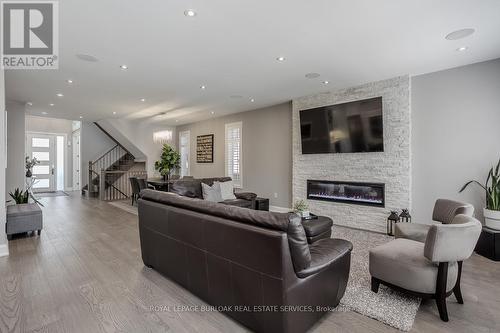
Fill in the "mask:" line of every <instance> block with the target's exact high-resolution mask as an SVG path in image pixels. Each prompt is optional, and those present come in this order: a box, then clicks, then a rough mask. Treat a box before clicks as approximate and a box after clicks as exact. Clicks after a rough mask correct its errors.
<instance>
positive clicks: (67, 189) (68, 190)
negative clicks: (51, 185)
mask: <svg viewBox="0 0 500 333" xmlns="http://www.w3.org/2000/svg"><path fill="white" fill-rule="evenodd" d="M64 191H65V192H71V191H73V188H72V187H66V188H65V189H64Z"/></svg>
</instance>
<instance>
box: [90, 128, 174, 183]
mask: <svg viewBox="0 0 500 333" xmlns="http://www.w3.org/2000/svg"><path fill="white" fill-rule="evenodd" d="M106 123H107V125H108V126H109V125H111V126H113V127H114V130H115V131H117V132H119V133H120V134H121V135H123V136H124V137H126V138H127V139H128V140H129V141H130V142H131V143H133V145H134V146H135V147H136V149H138V150H139V151H140V152H141V153H140V154H137V155H142V158H144V157H145V160H146V171H147V172H148V177H154V176H158V177H159V176H160V175H159V173H158V172H156V171H155V169H154V163H155V161H157V160H158V159H159V158H160V155H161V148H162V145H161V144H158V143H154V142H153V133H154V132H156V131H165V130H171V131H172V132H173V146H174V147H176V146H177V133H176V131H175V127H169V126H164V125H161V124H155V123H151V122H150V121H139V120H134V119H127V118H121V119H107V120H106ZM99 124H101V122H99ZM131 152H132V151H131ZM132 153H133V152H132ZM133 154H134V153H133ZM134 155H136V154H134ZM139 159H141V157H139Z"/></svg>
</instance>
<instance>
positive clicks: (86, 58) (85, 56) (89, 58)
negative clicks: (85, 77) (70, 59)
mask: <svg viewBox="0 0 500 333" xmlns="http://www.w3.org/2000/svg"><path fill="white" fill-rule="evenodd" d="M76 57H77V58H78V59H80V60H83V61H88V62H98V61H99V59H97V58H96V57H94V56H91V55H90V54H81V53H80V54H77V55H76Z"/></svg>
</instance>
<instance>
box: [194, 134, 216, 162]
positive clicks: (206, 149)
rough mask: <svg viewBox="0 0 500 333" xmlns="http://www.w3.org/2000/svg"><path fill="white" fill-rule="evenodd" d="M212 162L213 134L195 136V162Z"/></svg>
mask: <svg viewBox="0 0 500 333" xmlns="http://www.w3.org/2000/svg"><path fill="white" fill-rule="evenodd" d="M213 162H214V135H213V134H206V135H198V136H197V137H196V163H213Z"/></svg>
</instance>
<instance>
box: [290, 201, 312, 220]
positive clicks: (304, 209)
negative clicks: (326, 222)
mask: <svg viewBox="0 0 500 333" xmlns="http://www.w3.org/2000/svg"><path fill="white" fill-rule="evenodd" d="M293 211H294V212H295V213H297V214H299V215H300V216H301V217H309V215H310V212H309V206H308V205H307V202H305V201H304V200H297V201H295V203H294V204H293Z"/></svg>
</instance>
